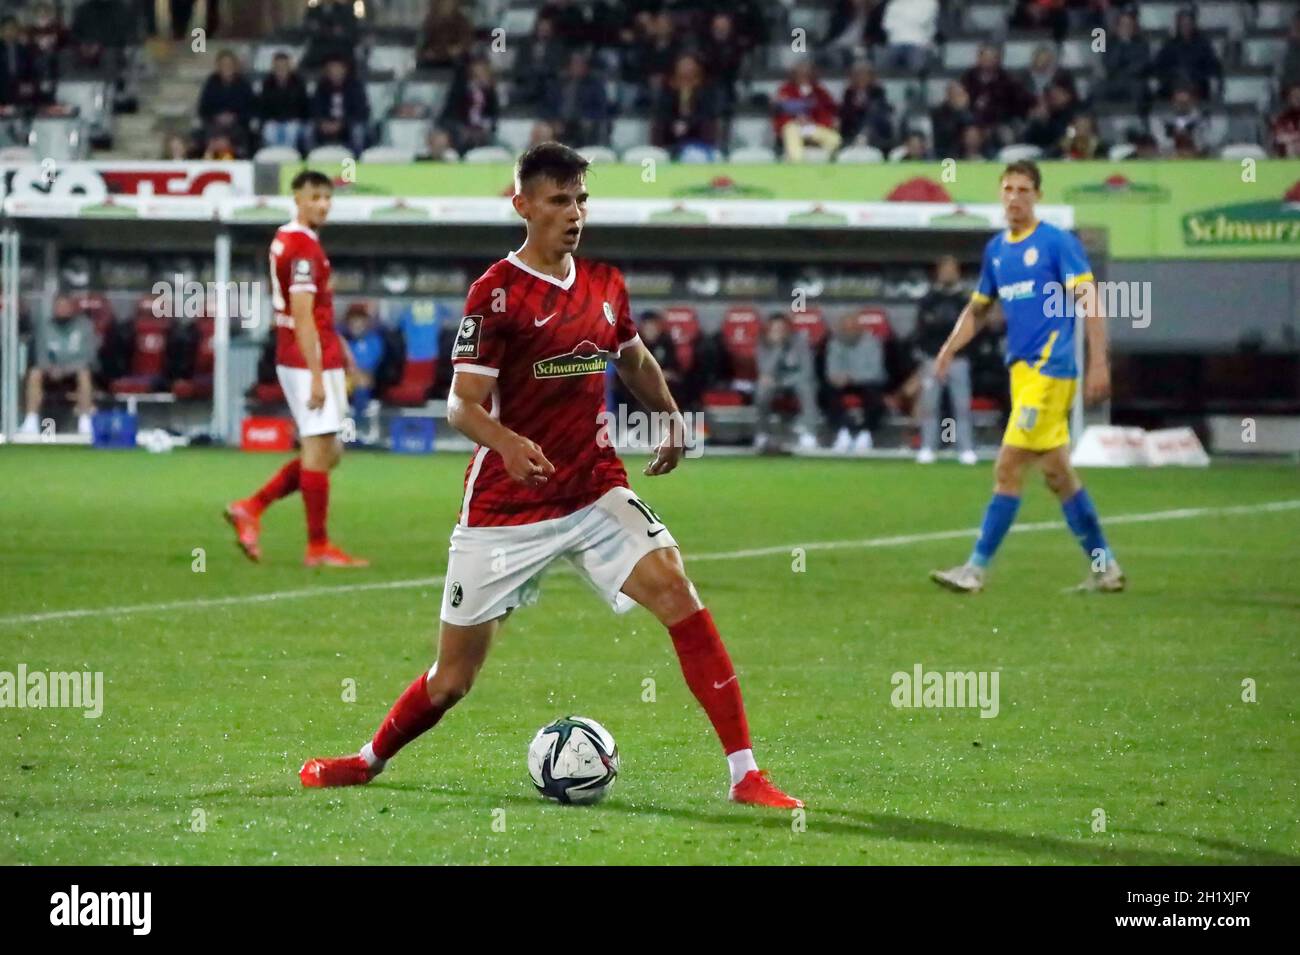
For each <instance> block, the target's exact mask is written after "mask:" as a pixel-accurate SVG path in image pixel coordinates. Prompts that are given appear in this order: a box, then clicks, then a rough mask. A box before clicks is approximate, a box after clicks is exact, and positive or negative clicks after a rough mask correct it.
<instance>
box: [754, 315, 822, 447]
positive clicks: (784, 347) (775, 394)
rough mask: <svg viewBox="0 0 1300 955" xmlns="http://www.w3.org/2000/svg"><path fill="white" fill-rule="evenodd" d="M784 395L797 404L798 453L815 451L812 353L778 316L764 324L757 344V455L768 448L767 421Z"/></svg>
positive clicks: (816, 412) (817, 415)
mask: <svg viewBox="0 0 1300 955" xmlns="http://www.w3.org/2000/svg"><path fill="white" fill-rule="evenodd" d="M786 395H793V396H794V397H795V398H796V399H797V400H798V402H799V417H798V419H797V423H796V425H795V433H796V435H797V436H798V441H799V448H800V450H803V451H812V450H814V449H816V447H817V426H818V425H819V424H820V423H821V412H820V411H819V410H818V408H817V371H816V368H815V366H814V363H813V353H812V349H811V348H809V347H808V339H807V338H805V337H804V336H803V335H796V334H794V330H793V329H792V328H791V326H790V319H789V317H788V316H786V315H784V314H782V313H781V312H777V313H775V314H773V315H772V317H771V318H769V319H768V320H767V325H766V327H765V328H764V329H763V336H762V338H761V339H759V342H758V381H757V383H756V384H755V387H754V406H755V407H756V408H757V409H758V430H757V434H756V436H755V438H754V447H755V448H756V449H757V450H758V451H760V452H761V451H766V450H768V449H769V448H770V447H771V444H772V437H771V421H770V420H769V419H770V418H771V416H772V412H773V410H774V408H773V406H774V405H775V403H776V400H777V398H780V397H783V396H786Z"/></svg>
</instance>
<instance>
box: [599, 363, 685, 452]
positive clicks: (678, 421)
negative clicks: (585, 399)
mask: <svg viewBox="0 0 1300 955" xmlns="http://www.w3.org/2000/svg"><path fill="white" fill-rule="evenodd" d="M614 367H615V369H617V371H618V377H619V378H621V379H623V384H625V385H627V390H628V391H630V392H632V394H633V395H634V396H635V397H636V400H637V401H639V402H641V404H642V405H644V406H645V408H646V410H647V411H650V412H652V413H653V412H658V413H660V414H663V415H666V416H667V418H668V421H669V426H668V431H667V434H666V435H665V436H664V439H663V440H662V441H661V442H659V446H658V447H657V448H655V456H654V460H653V461H651V462H650V463H649V464H647V465H646V467H645V470H644V472H643V473H644V474H646V475H648V476H650V477H655V476H656V475H659V474H667V473H668V472H669V471H671V470H672V469H673V468H675V467H677V463H678V462H679V461H681V459H682V455H683V453H685V451H686V422H685V421H684V420H683V419H682V415H681V412H680V411H679V410H678V409H677V402H676V400H675V399H674V398H673V395H672V392H671V391H670V390H669V388H668V381H667V379H666V378H664V371H663V369H662V368H660V367H659V362H657V361H655V356H654V355H652V354H651V353H650V349H648V348H646V347H645V345H644V343H642V341H641V339H639V338H638V339H635V340H634V341H632V342H631V343H630V344H627V345H624V346H623V347H622V348H621V349H619V353H618V357H616V358H615V359H614Z"/></svg>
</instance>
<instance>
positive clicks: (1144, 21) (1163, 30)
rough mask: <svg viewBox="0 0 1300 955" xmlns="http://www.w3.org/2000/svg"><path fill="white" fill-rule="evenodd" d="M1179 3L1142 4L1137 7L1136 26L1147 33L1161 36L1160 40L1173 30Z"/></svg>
mask: <svg viewBox="0 0 1300 955" xmlns="http://www.w3.org/2000/svg"><path fill="white" fill-rule="evenodd" d="M1181 7H1182V4H1180V3H1144V4H1141V5H1140V6H1139V7H1138V25H1139V26H1140V27H1142V30H1143V31H1144V32H1147V33H1151V32H1155V33H1159V34H1161V40H1162V41H1163V39H1164V37H1166V36H1168V35H1169V34H1170V32H1171V31H1172V30H1173V28H1174V20H1175V18H1176V17H1177V16H1178V11H1179V9H1180V8H1181Z"/></svg>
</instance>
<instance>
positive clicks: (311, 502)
mask: <svg viewBox="0 0 1300 955" xmlns="http://www.w3.org/2000/svg"><path fill="white" fill-rule="evenodd" d="M298 482H299V484H300V485H301V486H302V501H303V504H304V505H305V506H306V508H307V543H309V544H325V543H328V542H329V535H328V534H327V533H325V517H326V515H327V514H328V513H329V509H330V473H329V472H328V471H308V470H307V469H306V468H303V469H302V475H301V477H299V479H298Z"/></svg>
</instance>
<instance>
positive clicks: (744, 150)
mask: <svg viewBox="0 0 1300 955" xmlns="http://www.w3.org/2000/svg"><path fill="white" fill-rule="evenodd" d="M728 158H729V159H730V160H731V161H732V162H734V163H752V164H755V165H759V164H763V163H774V162H776V153H775V152H774V151H773V150H771V149H769V148H768V147H766V146H742V147H741V148H740V149H733V150H732V151H731V155H730V156H729V157H728Z"/></svg>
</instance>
